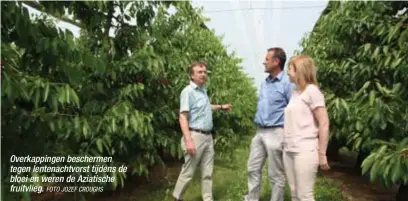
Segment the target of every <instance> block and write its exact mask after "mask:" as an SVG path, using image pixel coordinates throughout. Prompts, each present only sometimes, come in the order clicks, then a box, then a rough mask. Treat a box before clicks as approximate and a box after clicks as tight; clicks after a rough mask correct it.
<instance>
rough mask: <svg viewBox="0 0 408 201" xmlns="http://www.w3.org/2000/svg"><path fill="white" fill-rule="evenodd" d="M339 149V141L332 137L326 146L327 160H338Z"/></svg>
mask: <svg viewBox="0 0 408 201" xmlns="http://www.w3.org/2000/svg"><path fill="white" fill-rule="evenodd" d="M340 148H341V145H340V142H339V140H337V138H335V137H333V138H332V139H331V140H330V142H329V145H328V146H327V158H328V159H329V160H331V161H338V160H340V155H339V150H340Z"/></svg>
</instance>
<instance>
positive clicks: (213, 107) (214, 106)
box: [211, 105, 222, 111]
mask: <svg viewBox="0 0 408 201" xmlns="http://www.w3.org/2000/svg"><path fill="white" fill-rule="evenodd" d="M221 107H222V105H211V109H212V110H215V111H216V110H221V109H222V108H221Z"/></svg>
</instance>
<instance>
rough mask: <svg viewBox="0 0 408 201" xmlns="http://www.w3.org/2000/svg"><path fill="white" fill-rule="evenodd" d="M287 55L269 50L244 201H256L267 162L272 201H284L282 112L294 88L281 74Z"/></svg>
mask: <svg viewBox="0 0 408 201" xmlns="http://www.w3.org/2000/svg"><path fill="white" fill-rule="evenodd" d="M285 62H286V54H285V52H284V51H283V49H282V48H279V47H274V48H270V49H268V52H267V55H266V57H265V62H264V66H265V72H266V73H269V76H268V77H267V78H266V79H265V81H263V82H262V84H261V88H260V91H259V96H258V105H257V112H256V116H255V120H254V122H255V124H256V126H257V131H256V135H255V136H254V137H253V139H252V142H251V151H250V154H249V159H248V194H247V195H246V196H245V200H246V201H258V200H259V194H260V192H261V183H262V168H263V166H264V164H265V161H266V159H267V158H268V162H269V164H268V177H269V180H270V181H271V183H272V196H271V199H270V200H271V201H283V198H284V187H285V173H284V169H283V161H282V160H283V152H282V151H283V150H282V143H283V122H284V119H283V118H284V116H283V115H284V109H285V107H286V106H287V104H288V103H289V100H290V97H291V93H292V89H293V87H294V85H293V84H292V83H291V82H290V80H289V78H288V76H287V75H286V74H285V73H284V72H283V69H284V66H285Z"/></svg>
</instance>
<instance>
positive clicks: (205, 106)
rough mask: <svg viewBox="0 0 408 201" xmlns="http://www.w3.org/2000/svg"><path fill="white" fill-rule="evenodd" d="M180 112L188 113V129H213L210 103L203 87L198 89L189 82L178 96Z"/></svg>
mask: <svg viewBox="0 0 408 201" xmlns="http://www.w3.org/2000/svg"><path fill="white" fill-rule="evenodd" d="M180 112H188V124H189V127H190V128H195V129H199V130H203V131H211V130H212V129H213V118H212V109H211V103H210V100H209V98H208V95H207V89H206V87H205V86H203V87H198V85H197V84H195V83H194V82H192V81H190V84H189V85H188V86H186V87H185V88H184V89H183V91H182V92H181V95H180Z"/></svg>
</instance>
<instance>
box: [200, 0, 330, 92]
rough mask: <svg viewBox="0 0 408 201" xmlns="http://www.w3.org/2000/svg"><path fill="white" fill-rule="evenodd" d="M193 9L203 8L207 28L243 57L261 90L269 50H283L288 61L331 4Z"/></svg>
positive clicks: (206, 3) (210, 4)
mask: <svg viewBox="0 0 408 201" xmlns="http://www.w3.org/2000/svg"><path fill="white" fill-rule="evenodd" d="M192 3H193V6H194V7H203V8H204V12H203V15H204V16H205V17H207V18H210V20H211V21H209V22H207V23H206V25H207V27H209V28H210V29H214V30H215V33H216V35H219V36H221V35H223V36H224V38H223V44H225V45H226V46H228V51H229V52H232V51H234V52H235V53H236V55H237V56H238V57H240V58H243V62H242V66H243V68H244V70H245V72H247V73H248V75H249V76H250V77H252V78H254V84H255V85H256V87H257V88H258V89H259V86H260V84H261V82H262V81H263V80H264V79H265V77H266V76H267V74H265V73H264V71H263V68H264V67H263V64H262V62H263V61H264V58H265V55H266V50H267V49H268V48H270V47H275V46H279V47H282V48H283V49H284V50H285V52H286V55H287V58H288V59H289V58H290V57H291V56H292V55H293V53H294V51H295V50H301V48H300V46H299V43H300V41H301V39H302V37H303V36H304V35H305V34H306V33H309V32H311V31H312V29H313V27H314V25H315V23H316V21H317V20H318V18H319V17H320V15H321V13H322V12H323V10H324V8H325V7H326V5H327V3H328V1H327V0H320V1H317V0H315V1H294V0H286V1H283V0H279V1H278V0H273V1H272V0H268V1H266V0H264V1H250V0H246V1H238V0H236V1H232V0H229V1H227V0H224V1H215V0H193V1H192Z"/></svg>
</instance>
